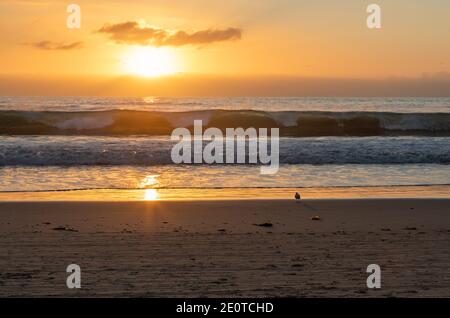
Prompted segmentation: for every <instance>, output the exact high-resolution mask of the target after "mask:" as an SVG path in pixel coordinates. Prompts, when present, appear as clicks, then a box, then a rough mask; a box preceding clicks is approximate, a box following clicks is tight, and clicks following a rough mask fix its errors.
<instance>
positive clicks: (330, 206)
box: [0, 199, 450, 297]
mask: <svg viewBox="0 0 450 318" xmlns="http://www.w3.org/2000/svg"><path fill="white" fill-rule="evenodd" d="M449 211H450V200H448V199H351V200H350V199H346V200H343V199H341V200H323V199H321V200H306V201H305V202H304V203H303V204H300V203H296V202H295V201H293V200H223V201H212V200H210V201H148V202H145V201H141V202H1V203H0V255H2V256H1V258H0V296H2V297H19V296H31V297H37V296H69V297H71V296H74V297H77V296H88V297H105V296H117V297H121V296H125V297H127V296H139V297H198V296H206V297H215V296H217V297H261V296H273V297H306V296H308V297H326V296H330V297H338V296H344V297H349V296H354V297H372V296H376V297H430V296H437V297H450V274H449V272H448V268H449V267H450V249H449V248H448V247H449V246H450V244H449V243H450V213H449ZM313 216H319V217H320V220H312V219H311V218H312V217H313ZM71 263H75V264H78V265H80V267H81V273H82V274H81V283H82V288H81V289H72V290H71V289H68V288H67V287H66V277H67V275H68V274H67V273H66V272H65V270H66V266H67V265H69V264H71ZM373 263H375V264H378V265H380V267H381V270H382V288H381V289H379V290H368V289H367V287H366V278H367V276H368V275H369V274H367V273H366V267H367V266H368V265H369V264H373Z"/></svg>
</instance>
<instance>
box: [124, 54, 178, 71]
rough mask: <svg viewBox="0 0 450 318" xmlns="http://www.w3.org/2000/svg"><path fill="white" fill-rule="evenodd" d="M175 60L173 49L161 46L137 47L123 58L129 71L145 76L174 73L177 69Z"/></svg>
mask: <svg viewBox="0 0 450 318" xmlns="http://www.w3.org/2000/svg"><path fill="white" fill-rule="evenodd" d="M175 62H176V61H175V58H174V54H173V51H172V50H171V49H169V48H161V47H158V48H157V47H135V48H133V49H131V50H129V51H128V52H126V54H125V56H124V58H123V66H124V69H125V71H126V72H127V73H130V74H133V75H138V76H144V77H158V76H164V75H170V74H174V73H175V72H176V71H177V68H176V65H175V64H176V63H175Z"/></svg>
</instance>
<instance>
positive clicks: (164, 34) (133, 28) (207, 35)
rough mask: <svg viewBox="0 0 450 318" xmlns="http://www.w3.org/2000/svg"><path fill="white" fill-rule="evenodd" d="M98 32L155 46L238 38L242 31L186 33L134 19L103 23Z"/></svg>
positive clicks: (230, 29)
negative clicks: (143, 23)
mask: <svg viewBox="0 0 450 318" xmlns="http://www.w3.org/2000/svg"><path fill="white" fill-rule="evenodd" d="M97 32H98V33H105V34H108V35H109V37H110V39H111V40H113V41H114V42H116V43H120V44H140V45H148V44H151V45H155V46H183V45H202V44H211V43H213V42H222V41H234V40H240V39H241V37H242V31H241V30H240V29H238V28H227V29H224V30H218V29H207V30H201V31H196V32H193V33H188V32H186V31H174V32H171V31H167V30H164V29H159V28H154V27H146V26H140V25H139V23H137V22H135V21H128V22H123V23H117V24H105V25H104V26H103V27H102V28H101V29H99V30H97Z"/></svg>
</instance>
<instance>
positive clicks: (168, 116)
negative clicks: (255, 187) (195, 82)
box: [0, 110, 450, 137]
mask: <svg viewBox="0 0 450 318" xmlns="http://www.w3.org/2000/svg"><path fill="white" fill-rule="evenodd" d="M195 119H200V120H202V121H203V125H204V128H208V127H217V128H220V129H222V130H225V128H237V127H243V128H248V127H254V128H279V129H280V134H281V135H282V136H299V137H305V136H382V135H436V136H449V135H450V113H390V112H323V111H277V112H266V111H252V110H202V111H190V112H156V111H131V110H109V111H82V112H54V111H53V112H47V111H42V112H31V111H0V134H3V135H105V136H108V135H170V134H171V132H172V130H173V129H175V128H178V127H186V128H192V125H193V121H194V120H195Z"/></svg>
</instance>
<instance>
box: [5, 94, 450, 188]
mask: <svg viewBox="0 0 450 318" xmlns="http://www.w3.org/2000/svg"><path fill="white" fill-rule="evenodd" d="M195 119H197V120H202V122H203V124H204V125H205V126H210V127H218V128H221V129H224V128H226V127H255V128H261V127H268V128H273V127H276V128H279V129H280V134H281V138H280V168H279V171H278V173H277V174H274V175H261V174H260V173H259V166H257V165H254V164H223V165H218V164H215V165H209V164H191V165H186V164H184V165H177V164H174V163H173V162H172V160H171V157H170V151H171V149H172V147H173V145H174V144H175V143H176V142H175V141H172V140H171V139H170V133H171V131H172V130H173V129H174V128H177V127H187V128H190V127H191V126H192V124H193V121H194V120H195ZM449 184H450V98H159V97H146V98H93V97H51V98H48V97H0V192H3V193H11V192H27V193H34V192H36V193H38V192H45V191H48V192H55V191H57V192H60V191H83V190H142V189H164V190H165V191H168V190H170V189H225V188H226V189H243V188H246V189H281V188H283V189H284V188H289V189H291V188H321V187H324V188H325V187H326V188H333V187H335V188H339V187H392V186H436V185H449Z"/></svg>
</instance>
